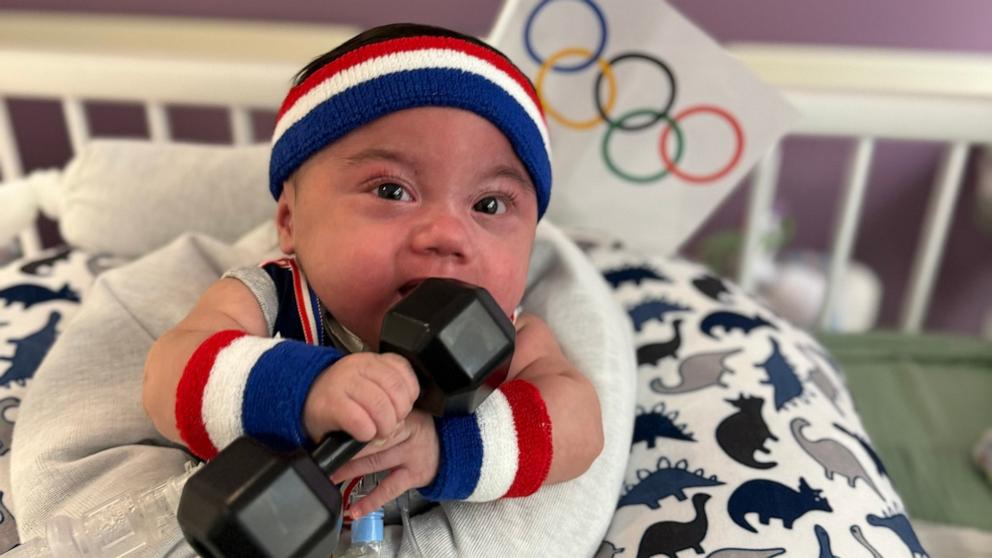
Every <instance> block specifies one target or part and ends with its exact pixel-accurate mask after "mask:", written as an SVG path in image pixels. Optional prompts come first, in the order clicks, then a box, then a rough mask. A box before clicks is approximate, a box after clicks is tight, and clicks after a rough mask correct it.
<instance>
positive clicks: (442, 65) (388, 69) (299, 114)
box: [272, 48, 551, 153]
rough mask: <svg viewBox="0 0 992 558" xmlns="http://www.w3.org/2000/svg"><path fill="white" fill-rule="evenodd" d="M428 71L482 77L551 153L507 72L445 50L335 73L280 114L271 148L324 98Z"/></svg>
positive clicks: (397, 55) (390, 57) (537, 116)
mask: <svg viewBox="0 0 992 558" xmlns="http://www.w3.org/2000/svg"><path fill="white" fill-rule="evenodd" d="M428 68H438V69H454V70H462V71H465V72H468V73H472V74H476V75H478V76H481V77H483V78H485V79H487V80H489V81H491V82H493V83H494V84H496V85H497V86H498V87H499V88H500V89H502V90H504V91H505V92H506V93H507V94H508V95H510V96H511V97H512V98H513V100H515V101H516V102H517V104H519V105H520V106H521V107H523V109H524V111H525V112H526V113H527V116H529V117H530V119H531V120H533V121H534V123H535V125H536V126H537V129H538V130H539V131H540V133H541V140H542V141H543V143H544V149H545V151H546V152H548V153H550V152H551V148H550V142H549V141H548V130H547V128H546V126H545V124H544V118H543V117H542V116H541V112H540V110H539V109H538V107H537V105H535V104H534V101H533V99H531V97H530V96H529V95H528V94H527V92H526V91H524V89H523V87H521V86H520V84H519V83H517V82H516V81H514V79H513V78H511V77H510V76H509V75H507V74H506V72H504V71H502V70H500V69H499V68H497V67H496V66H494V65H493V64H492V63H490V62H488V61H486V60H484V59H482V58H478V57H476V56H472V55H471V54H467V53H464V52H461V51H458V50H454V49H444V48H428V49H421V50H409V51H401V52H394V53H390V54H387V55H384V56H379V57H376V58H372V59H370V60H366V61H364V62H361V63H358V64H355V65H354V66H351V67H349V68H346V69H344V70H341V71H340V72H337V73H335V74H334V75H332V76H331V77H329V78H327V79H326V80H324V81H322V82H321V83H319V84H317V85H315V86H314V87H313V88H312V89H310V90H309V91H308V92H307V93H305V94H304V95H303V96H301V97H300V98H299V99H297V100H296V102H295V103H294V104H293V106H292V107H290V108H289V109H288V110H287V111H286V112H285V113H283V115H282V118H280V119H279V121H278V122H277V123H276V128H275V131H274V132H273V134H272V145H275V144H276V142H278V141H279V139H280V138H281V137H282V135H283V134H284V133H285V132H286V130H288V129H289V128H290V127H292V126H293V124H296V123H297V122H299V121H300V120H302V119H303V117H305V116H306V115H307V114H309V113H310V111H311V110H313V109H314V108H316V107H317V106H319V105H320V104H321V103H323V102H324V101H326V100H327V99H330V98H331V97H334V96H335V95H338V94H339V93H342V92H344V91H346V90H347V89H349V88H351V87H354V86H356V85H359V84H361V83H364V82H366V81H370V80H372V79H375V78H378V77H382V76H384V75H388V74H392V73H397V72H402V71H409V70H422V69H428Z"/></svg>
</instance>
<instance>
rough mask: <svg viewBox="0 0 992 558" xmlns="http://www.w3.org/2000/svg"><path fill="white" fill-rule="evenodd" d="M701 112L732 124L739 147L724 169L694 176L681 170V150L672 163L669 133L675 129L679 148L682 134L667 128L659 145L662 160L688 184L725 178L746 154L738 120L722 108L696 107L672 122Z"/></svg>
mask: <svg viewBox="0 0 992 558" xmlns="http://www.w3.org/2000/svg"><path fill="white" fill-rule="evenodd" d="M700 112H709V113H713V114H715V115H717V116H719V117H721V118H723V119H724V120H726V121H727V123H729V124H730V127H731V128H732V129H733V131H734V139H736V140H737V146H736V147H734V154H733V155H732V156H731V157H730V162H729V163H727V164H726V165H724V166H723V168H720V169H718V170H717V171H716V172H713V173H711V174H704V175H699V174H696V175H692V174H689V173H687V172H685V171H683V170H681V169H679V168H678V166H677V163H678V160H679V157H680V156H681V155H682V150H681V149H679V151H678V152H677V153H676V154H675V161H672V159H671V158H670V157H669V156H668V149H667V148H666V145H667V143H668V133H669V131H670V130H672V129H673V128H674V129H675V135H676V136H677V137H678V138H679V146H680V147H681V145H682V132H681V131H680V130H679V129H678V128H675V126H672V127H671V128H665V131H664V132H662V133H661V140H660V143H659V145H658V148H659V149H660V151H661V160H662V161H664V162H665V166H666V167H667V168H668V170H670V171H671V172H672V174H673V175H675V176H677V177H679V178H681V179H682V180H685V181H686V182H694V183H697V184H699V183H703V182H711V181H713V180H719V179H721V178H723V177H724V176H726V175H727V173H728V172H730V169H732V168H734V166H735V165H736V164H737V162H738V161H740V158H741V155H742V154H743V153H744V131H743V130H742V129H741V125H740V123H738V122H737V119H736V118H734V116H733V115H732V114H730V113H729V112H728V111H726V110H724V109H722V108H720V107H716V106H713V105H696V106H694V107H689V108H687V109H685V110H683V111H682V112H680V113H678V114H676V115H675V117H674V118H673V119H672V120H671V122H673V123H674V122H675V121H678V120H685V117H687V116H689V115H691V114H696V113H700Z"/></svg>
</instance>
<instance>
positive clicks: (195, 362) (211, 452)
mask: <svg viewBox="0 0 992 558" xmlns="http://www.w3.org/2000/svg"><path fill="white" fill-rule="evenodd" d="M245 335H246V333H245V332H243V331H238V330H234V329H228V330H224V331H220V332H217V333H215V334H213V335H211V336H210V337H208V338H207V339H206V340H204V341H203V343H200V346H199V347H197V348H196V350H195V351H193V354H192V356H190V357H189V361H188V362H187V363H186V368H185V369H184V370H183V375H182V377H181V378H179V385H178V387H177V388H176V427H177V428H178V429H179V436H180V437H181V438H182V440H183V441H184V442H186V447H187V448H189V450H190V451H191V452H193V454H194V455H196V456H197V457H199V458H201V459H205V460H208V459H213V458H214V456H216V455H217V448H216V447H214V444H213V442H211V441H210V435H209V434H207V429H206V427H205V426H204V422H203V390H204V389H205V388H206V386H207V379H209V378H210V370H211V369H212V368H213V366H214V360H216V358H217V353H219V352H221V351H222V350H223V349H224V348H225V347H227V346H228V345H230V344H231V343H232V342H233V341H234V340H235V339H238V338H239V337H244V336H245Z"/></svg>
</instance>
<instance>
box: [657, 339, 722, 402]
mask: <svg viewBox="0 0 992 558" xmlns="http://www.w3.org/2000/svg"><path fill="white" fill-rule="evenodd" d="M739 352H740V349H733V350H730V351H721V352H716V353H700V354H698V355H692V356H690V357H688V358H686V359H685V360H683V361H682V363H681V364H679V380H680V381H679V383H678V384H677V385H674V386H666V385H664V384H662V383H661V378H655V379H653V380H651V384H650V385H651V390H652V391H654V392H656V393H662V394H674V393H688V392H690V391H696V390H700V389H704V388H708V387H710V386H714V385H716V386H721V387H727V384H725V383H723V381H722V379H721V378H722V377H723V375H724V374H726V373H728V372H733V370H731V369H729V368H727V366H726V365H725V364H724V362H725V361H726V359H727V357H730V356H731V355H735V354H737V353H739Z"/></svg>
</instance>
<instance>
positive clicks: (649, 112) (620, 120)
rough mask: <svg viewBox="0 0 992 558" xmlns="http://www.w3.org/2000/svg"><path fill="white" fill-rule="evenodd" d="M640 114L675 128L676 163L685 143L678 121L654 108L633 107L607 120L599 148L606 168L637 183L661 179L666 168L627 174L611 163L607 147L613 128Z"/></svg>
mask: <svg viewBox="0 0 992 558" xmlns="http://www.w3.org/2000/svg"><path fill="white" fill-rule="evenodd" d="M641 115H647V116H650V117H652V118H661V119H663V120H665V121H666V122H668V124H669V125H670V126H671V127H672V129H673V130H675V137H676V139H677V142H676V143H677V144H678V148H677V149H676V151H675V160H674V162H675V163H678V162H679V161H680V160H681V159H682V151H683V149H682V148H683V147H684V145H685V143H684V140H683V138H682V129H681V128H679V125H678V123H677V122H675V120H673V119H672V117H670V116H668V114H667V113H666V114H661V115H659V114H658V111H655V110H651V109H635V110H632V111H630V112H628V113H625V114H623V115H621V116H620V118H616V119H611V120H607V123H608V124H609V127H608V128H607V129H606V133H605V134H603V143H602V144H601V147H602V149H601V150H602V152H603V161H605V162H606V166H607V168H609V169H610V170H611V171H612V172H613V174H615V175H617V176H619V177H620V178H623V179H624V180H627V181H629V182H634V183H637V184H645V183H647V182H654V181H656V180H661V179H662V178H664V177H665V175H666V174H668V169H667V168H663V169H661V172H659V173H658V174H652V175H650V176H634V175H632V174H627V173H626V172H624V171H622V170H620V168H619V167H617V166H616V165H615V164H613V161H612V160H611V159H610V150H609V149H608V147H609V143H610V136H612V135H613V131H614V130H616V129H617V128H619V127H621V126H623V124H624V122H626V121H627V119H629V118H633V117H635V116H641Z"/></svg>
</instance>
